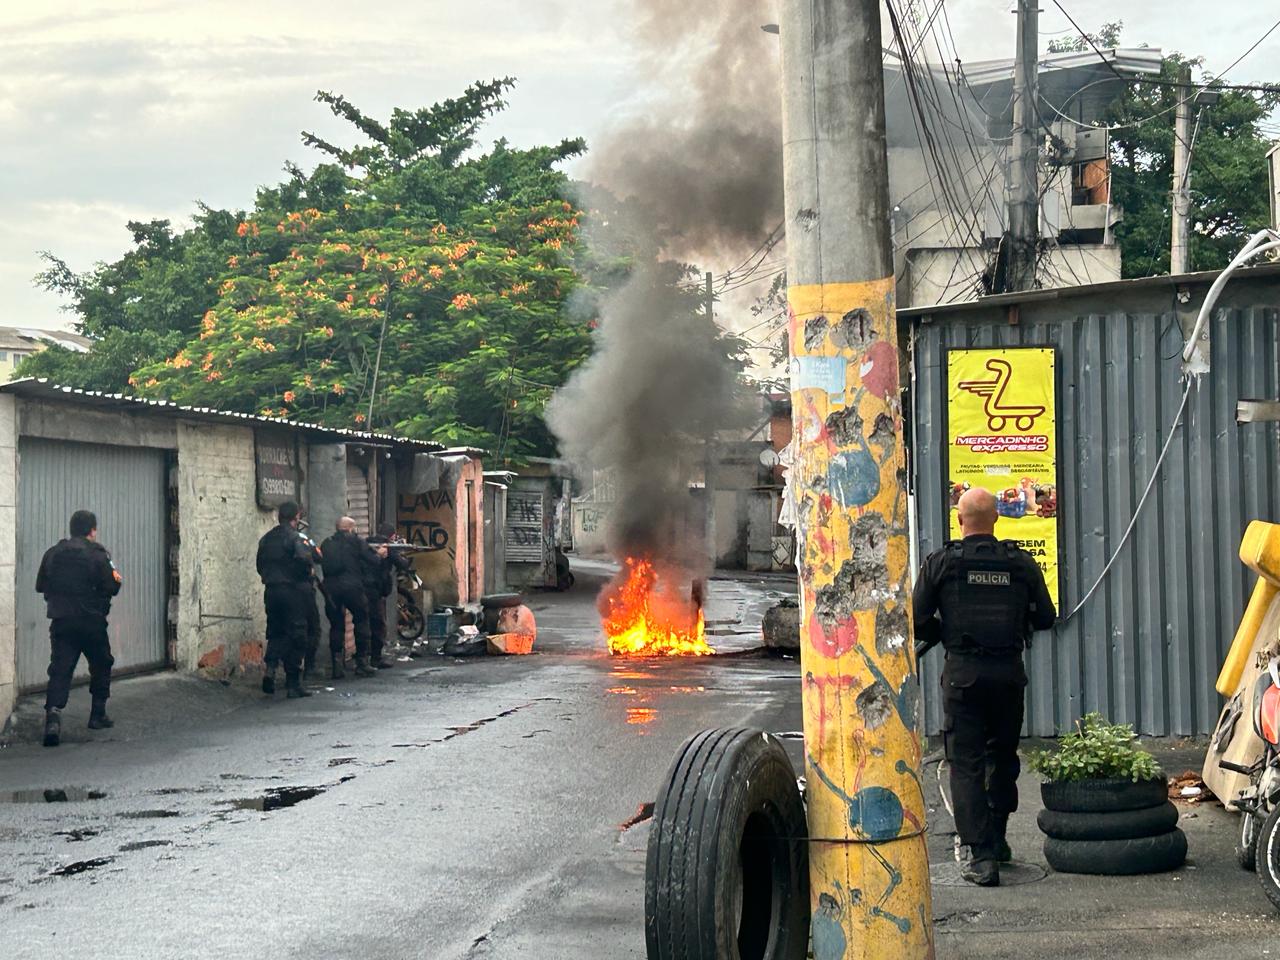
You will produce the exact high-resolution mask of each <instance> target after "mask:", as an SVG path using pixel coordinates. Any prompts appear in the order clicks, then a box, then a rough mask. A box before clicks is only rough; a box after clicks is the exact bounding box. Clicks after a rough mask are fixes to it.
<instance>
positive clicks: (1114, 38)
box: [1049, 20, 1124, 53]
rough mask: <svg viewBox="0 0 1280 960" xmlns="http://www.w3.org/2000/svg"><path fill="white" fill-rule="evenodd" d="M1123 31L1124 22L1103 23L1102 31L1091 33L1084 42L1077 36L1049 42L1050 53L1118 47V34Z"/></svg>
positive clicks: (1067, 36) (1068, 36)
mask: <svg viewBox="0 0 1280 960" xmlns="http://www.w3.org/2000/svg"><path fill="white" fill-rule="evenodd" d="M1123 30H1124V21H1123V20H1115V21H1113V22H1111V23H1104V24H1103V25H1102V29H1100V30H1099V31H1098V32H1097V33H1091V34H1089V35H1088V39H1087V40H1086V39H1085V38H1084V37H1082V36H1080V35H1079V34H1077V33H1075V32H1074V31H1073V32H1072V33H1069V34H1067V35H1066V36H1064V37H1059V38H1058V39H1057V40H1051V41H1050V42H1049V52H1050V53H1084V52H1085V51H1086V50H1092V49H1093V48H1094V47H1097V48H1098V49H1099V50H1107V49H1109V48H1112V47H1118V46H1119V45H1120V34H1121V32H1123Z"/></svg>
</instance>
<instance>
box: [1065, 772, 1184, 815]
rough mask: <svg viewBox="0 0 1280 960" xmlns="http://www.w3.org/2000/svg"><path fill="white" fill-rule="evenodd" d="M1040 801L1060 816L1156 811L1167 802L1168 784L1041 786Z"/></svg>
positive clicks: (1101, 782)
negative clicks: (1124, 811)
mask: <svg viewBox="0 0 1280 960" xmlns="http://www.w3.org/2000/svg"><path fill="white" fill-rule="evenodd" d="M1040 797H1041V799H1042V800H1043V801H1044V805H1045V807H1046V808H1047V809H1049V810H1057V811H1060V812H1063V813H1114V812H1116V811H1117V810H1143V809H1145V808H1147V807H1158V806H1160V805H1161V804H1163V803H1166V802H1167V801H1168V799H1169V787H1168V782H1167V781H1166V780H1164V779H1163V778H1161V779H1158V780H1139V781H1138V782H1137V783H1134V782H1133V781H1132V780H1075V781H1063V782H1052V783H1042V784H1041V785H1040Z"/></svg>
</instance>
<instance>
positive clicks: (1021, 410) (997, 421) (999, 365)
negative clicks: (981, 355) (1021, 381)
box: [959, 359, 1045, 433]
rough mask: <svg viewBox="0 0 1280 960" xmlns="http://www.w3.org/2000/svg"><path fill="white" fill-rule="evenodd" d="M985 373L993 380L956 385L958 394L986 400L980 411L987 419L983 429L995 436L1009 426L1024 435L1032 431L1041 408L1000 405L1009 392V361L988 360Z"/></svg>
mask: <svg viewBox="0 0 1280 960" xmlns="http://www.w3.org/2000/svg"><path fill="white" fill-rule="evenodd" d="M987 370H988V371H989V372H990V373H992V374H994V375H995V378H994V379H992V380H962V381H960V384H959V387H960V389H961V390H965V391H967V392H969V393H972V394H974V395H975V396H979V397H985V398H986V403H985V404H984V406H983V411H984V412H985V413H986V415H987V426H988V427H989V428H990V429H991V430H992V431H993V432H997V433H998V432H999V431H1001V430H1003V429H1004V428H1005V427H1006V426H1007V425H1008V424H1009V423H1010V422H1012V423H1013V425H1014V427H1016V428H1017V429H1018V430H1022V431H1024V432H1025V431H1027V430H1030V429H1031V428H1032V427H1034V426H1035V425H1036V421H1037V420H1038V419H1040V417H1042V416H1043V415H1044V412H1045V408H1044V407H1042V406H1035V405H1031V404H1026V405H1016V404H1007V403H1005V401H1004V396H1005V393H1006V392H1007V391H1008V389H1009V381H1010V380H1011V379H1012V378H1013V366H1012V365H1011V364H1010V363H1009V361H1008V360H999V359H992V360H988V361H987Z"/></svg>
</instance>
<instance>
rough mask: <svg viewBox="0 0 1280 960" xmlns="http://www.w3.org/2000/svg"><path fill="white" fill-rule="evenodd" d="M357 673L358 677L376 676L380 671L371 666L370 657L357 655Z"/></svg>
mask: <svg viewBox="0 0 1280 960" xmlns="http://www.w3.org/2000/svg"><path fill="white" fill-rule="evenodd" d="M355 674H356V676H357V677H376V676H377V675H378V671H377V670H375V669H373V667H371V666H369V658H368V657H356V669H355Z"/></svg>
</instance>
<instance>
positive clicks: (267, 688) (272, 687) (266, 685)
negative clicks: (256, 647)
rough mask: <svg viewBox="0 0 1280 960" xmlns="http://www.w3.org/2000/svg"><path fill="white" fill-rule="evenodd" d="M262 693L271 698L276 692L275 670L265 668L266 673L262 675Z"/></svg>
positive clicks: (273, 668)
mask: <svg viewBox="0 0 1280 960" xmlns="http://www.w3.org/2000/svg"><path fill="white" fill-rule="evenodd" d="M262 692H263V693H265V694H266V695H267V696H271V695H272V694H273V693H275V692H276V668H275V667H267V672H266V673H264V674H263V675H262Z"/></svg>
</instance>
